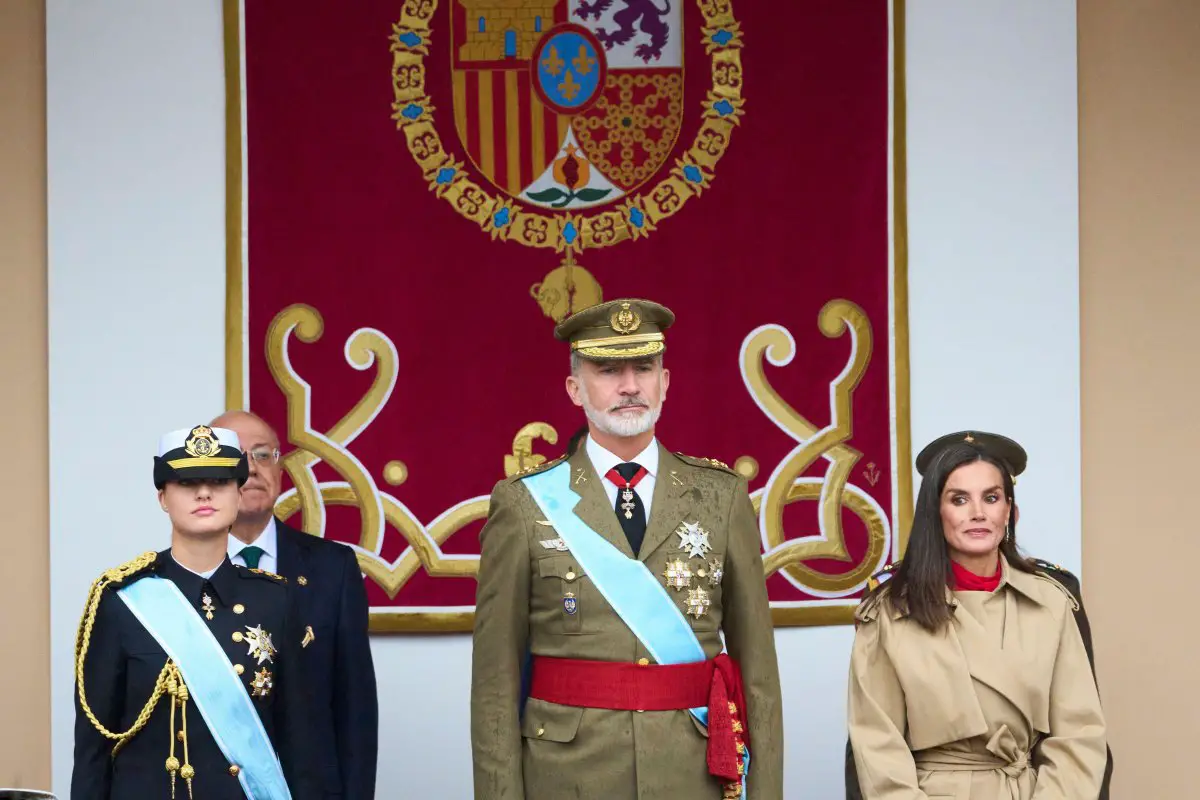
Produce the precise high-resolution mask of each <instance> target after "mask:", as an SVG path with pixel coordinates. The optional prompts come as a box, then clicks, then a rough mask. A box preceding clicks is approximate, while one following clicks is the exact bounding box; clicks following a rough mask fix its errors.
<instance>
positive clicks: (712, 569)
mask: <svg viewBox="0 0 1200 800" xmlns="http://www.w3.org/2000/svg"><path fill="white" fill-rule="evenodd" d="M723 577H725V568H724V566H722V564H721V562H720V561H719V560H718V559H715V558H714V559H713V560H712V561H709V562H708V585H709V586H720V585H721V578H723Z"/></svg>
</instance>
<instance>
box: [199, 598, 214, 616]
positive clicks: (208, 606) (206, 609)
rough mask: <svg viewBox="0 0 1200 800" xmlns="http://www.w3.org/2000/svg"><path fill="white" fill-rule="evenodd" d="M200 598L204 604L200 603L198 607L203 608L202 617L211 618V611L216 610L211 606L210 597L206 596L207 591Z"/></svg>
mask: <svg viewBox="0 0 1200 800" xmlns="http://www.w3.org/2000/svg"><path fill="white" fill-rule="evenodd" d="M200 599H201V600H203V601H204V605H202V606H201V607H200V608H201V609H203V610H204V618H205V619H212V618H213V613H212V612H214V611H216V609H215V608H214V607H213V604H212V598H211V597H209V596H208V592H205V593H204V595H203V596H202V597H201V598H200Z"/></svg>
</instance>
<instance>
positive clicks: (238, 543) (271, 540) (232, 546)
mask: <svg viewBox="0 0 1200 800" xmlns="http://www.w3.org/2000/svg"><path fill="white" fill-rule="evenodd" d="M250 544H252V545H254V546H255V547H261V548H262V551H263V554H262V556H261V557H260V558H259V559H258V568H259V569H261V570H264V571H266V572H279V570H278V569H277V567H278V566H279V534H278V533H277V532H276V531H275V517H271V519H270V521H269V522H267V527H265V528H263V530H262V533H260V534H259V535H258V538H257V539H255V540H254V541H253V542H251V543H250ZM243 547H249V545H247V544H245V543H243V542H242V540H241V539H239V538H237V537H236V536H234V535H233V534H232V533H231V534H229V560H230V561H232V562H233V563H235V564H237V565H238V566H239V567H244V566H246V559H244V558H242V557H241V555H240V553H241V552H242V548H243Z"/></svg>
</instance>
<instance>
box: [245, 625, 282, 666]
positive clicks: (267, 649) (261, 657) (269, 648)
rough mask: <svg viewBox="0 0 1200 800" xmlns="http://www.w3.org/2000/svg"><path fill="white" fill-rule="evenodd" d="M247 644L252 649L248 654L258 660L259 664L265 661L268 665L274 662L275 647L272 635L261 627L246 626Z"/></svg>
mask: <svg viewBox="0 0 1200 800" xmlns="http://www.w3.org/2000/svg"><path fill="white" fill-rule="evenodd" d="M246 644H247V645H249V647H250V649H249V651H248V653H247V654H248V655H249V656H250V657H251V658H256V659H258V663H259V664H262V663H263V662H264V661H265V662H267V663H268V664H271V663H273V662H274V659H275V645H274V644H272V643H271V634H269V633H267V632H266V631H264V630H263V629H262V626H261V625H255V626H254V627H253V628H251V627H250V626H249V625H247V626H246Z"/></svg>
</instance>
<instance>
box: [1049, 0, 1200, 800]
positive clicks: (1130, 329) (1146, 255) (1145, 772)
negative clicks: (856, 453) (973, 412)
mask: <svg viewBox="0 0 1200 800" xmlns="http://www.w3.org/2000/svg"><path fill="white" fill-rule="evenodd" d="M1079 99H1080V228H1081V229H1080V249H1081V253H1080V255H1081V259H1080V292H1081V325H1082V341H1081V349H1082V359H1083V364H1082V382H1083V386H1082V394H1083V409H1082V419H1083V440H1082V459H1083V460H1082V464H1083V565H1084V591H1085V598H1086V601H1087V604H1088V611H1089V616H1090V618H1091V622H1092V630H1093V632H1094V635H1095V639H1096V656H1097V660H1098V664H1099V673H1100V675H1099V677H1100V690H1101V694H1102V696H1103V698H1104V706H1105V711H1106V712H1107V714H1108V718H1109V722H1110V727H1111V731H1112V733H1111V737H1110V739H1111V744H1112V748H1113V751H1114V759H1115V762H1116V772H1115V776H1114V782H1113V796H1114V797H1115V798H1121V799H1122V800H1124V799H1125V798H1129V800H1143V798H1144V800H1158V798H1175V797H1179V798H1183V797H1197V796H1200V789H1197V787H1196V781H1195V763H1196V758H1197V748H1198V746H1200V691H1198V690H1197V684H1196V681H1197V675H1198V672H1197V670H1198V669H1200V621H1198V620H1197V609H1198V608H1200V602H1198V599H1197V597H1198V595H1197V591H1196V588H1197V586H1198V585H1200V582H1198V580H1197V576H1198V570H1200V506H1198V505H1197V498H1200V2H1196V0H1146V1H1145V2H1136V3H1135V2H1129V0H1079ZM1052 329H1053V326H1052V325H1048V326H1047V329H1046V330H1047V335H1050V334H1049V331H1051V330H1052Z"/></svg>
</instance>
